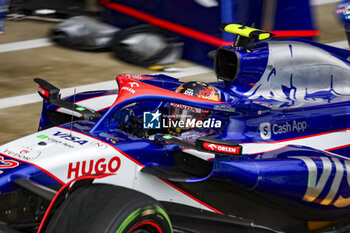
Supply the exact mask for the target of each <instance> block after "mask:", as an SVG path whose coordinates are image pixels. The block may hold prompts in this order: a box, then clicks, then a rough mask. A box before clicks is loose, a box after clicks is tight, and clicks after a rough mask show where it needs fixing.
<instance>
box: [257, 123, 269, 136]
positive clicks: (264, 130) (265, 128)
mask: <svg viewBox="0 0 350 233" xmlns="http://www.w3.org/2000/svg"><path fill="white" fill-rule="evenodd" d="M259 130H260V137H261V138H262V139H270V138H271V124H270V123H269V122H263V123H261V124H260V126H259Z"/></svg>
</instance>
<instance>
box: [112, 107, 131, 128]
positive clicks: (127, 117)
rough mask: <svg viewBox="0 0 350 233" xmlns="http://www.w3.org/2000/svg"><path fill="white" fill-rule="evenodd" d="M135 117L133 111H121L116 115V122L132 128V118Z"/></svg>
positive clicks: (126, 109)
mask: <svg viewBox="0 0 350 233" xmlns="http://www.w3.org/2000/svg"><path fill="white" fill-rule="evenodd" d="M132 116H134V112H133V111H132V110H131V109H128V108H125V109H121V110H119V111H118V112H117V113H116V114H115V115H114V121H116V122H119V125H120V126H121V125H128V126H132V121H131V117H132Z"/></svg>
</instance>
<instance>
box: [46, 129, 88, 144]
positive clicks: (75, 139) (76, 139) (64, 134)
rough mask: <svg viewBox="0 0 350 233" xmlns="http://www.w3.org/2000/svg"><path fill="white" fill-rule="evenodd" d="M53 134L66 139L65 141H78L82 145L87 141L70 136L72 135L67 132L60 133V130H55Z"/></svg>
mask: <svg viewBox="0 0 350 233" xmlns="http://www.w3.org/2000/svg"><path fill="white" fill-rule="evenodd" d="M53 136H57V137H60V138H63V139H65V140H67V141H71V142H75V143H78V144H80V145H84V144H85V143H87V142H88V141H86V140H82V139H81V138H80V137H76V136H72V135H70V134H68V133H62V132H60V131H57V133H55V134H54V135H53Z"/></svg>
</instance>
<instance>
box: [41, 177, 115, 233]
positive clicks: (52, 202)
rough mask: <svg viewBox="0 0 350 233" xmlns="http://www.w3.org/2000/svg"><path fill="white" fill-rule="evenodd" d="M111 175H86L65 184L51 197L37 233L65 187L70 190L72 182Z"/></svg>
mask: <svg viewBox="0 0 350 233" xmlns="http://www.w3.org/2000/svg"><path fill="white" fill-rule="evenodd" d="M111 175H114V174H102V175H88V176H81V177H78V178H76V179H73V180H71V181H69V182H68V183H67V184H65V185H63V186H62V187H61V188H60V189H59V190H58V191H57V193H56V195H55V196H54V197H53V199H52V200H51V202H50V205H49V207H48V208H47V210H46V212H45V215H44V217H43V219H42V220H41V223H40V226H39V229H38V231H37V233H40V232H41V230H42V228H43V226H44V223H45V220H46V218H47V216H48V215H49V212H50V210H51V208H52V206H53V205H54V203H55V201H56V199H57V198H58V196H59V195H60V194H61V192H62V191H63V190H65V189H66V188H67V187H68V188H69V189H70V187H69V186H70V185H71V184H72V183H73V182H76V181H79V180H86V179H101V178H104V177H107V176H111Z"/></svg>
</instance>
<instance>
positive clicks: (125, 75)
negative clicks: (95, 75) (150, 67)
mask: <svg viewBox="0 0 350 233" xmlns="http://www.w3.org/2000/svg"><path fill="white" fill-rule="evenodd" d="M118 77H121V78H129V79H133V80H142V79H153V77H147V76H142V75H138V74H121V75H119V76H118Z"/></svg>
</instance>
